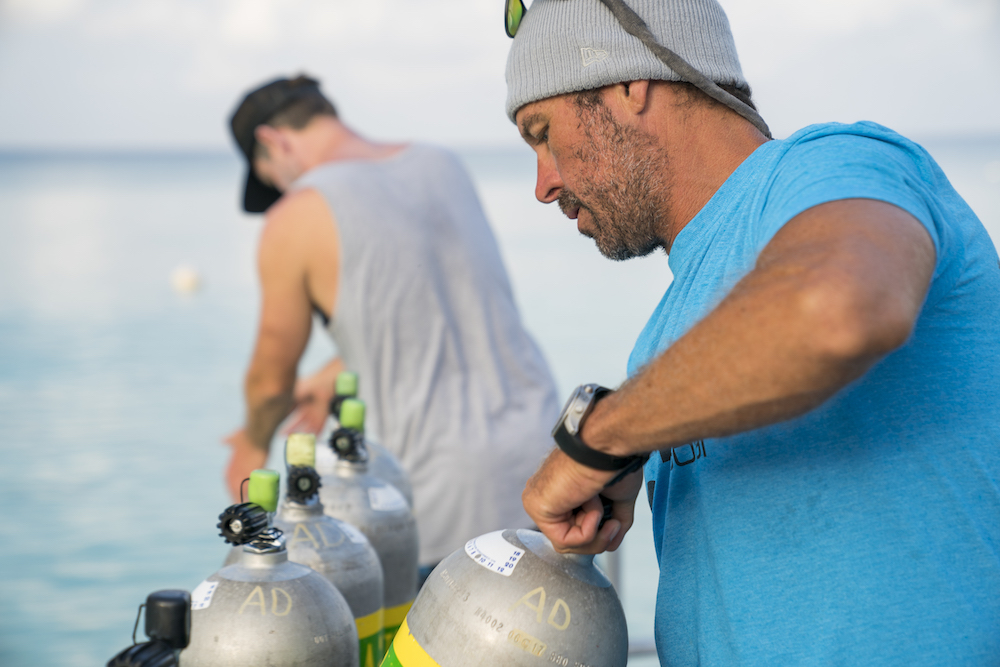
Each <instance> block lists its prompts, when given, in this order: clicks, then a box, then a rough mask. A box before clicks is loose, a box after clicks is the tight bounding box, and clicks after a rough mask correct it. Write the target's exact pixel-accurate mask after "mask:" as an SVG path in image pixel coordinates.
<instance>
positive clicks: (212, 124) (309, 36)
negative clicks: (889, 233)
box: [0, 0, 1000, 151]
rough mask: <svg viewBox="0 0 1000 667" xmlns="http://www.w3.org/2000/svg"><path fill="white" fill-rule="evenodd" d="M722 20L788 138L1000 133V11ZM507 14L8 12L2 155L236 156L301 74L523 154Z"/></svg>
mask: <svg viewBox="0 0 1000 667" xmlns="http://www.w3.org/2000/svg"><path fill="white" fill-rule="evenodd" d="M722 5H723V7H724V8H725V9H726V12H727V14H728V15H729V18H730V23H731V25H732V29H733V34H734V37H735V39H736V45H737V49H738V51H739V53H740V58H741V61H742V65H743V70H744V74H745V75H746V77H747V78H748V80H749V81H750V82H751V84H752V85H753V87H754V92H755V99H756V101H757V103H758V106H759V107H760V109H761V111H762V113H763V115H764V117H765V119H767V121H768V122H769V124H770V125H771V128H772V130H773V131H774V134H775V136H777V137H782V136H788V135H789V134H791V133H792V132H794V131H795V130H797V129H798V128H800V127H802V126H805V125H808V124H809V123H813V122H820V121H829V120H838V121H844V122H849V121H854V120H861V119H868V120H876V121H878V122H881V123H883V124H885V125H889V126H890V127H893V128H894V129H896V130H898V131H900V132H902V133H904V134H908V135H910V136H915V137H921V136H949V135H977V134H979V135H981V134H984V133H988V134H992V135H997V134H1000V112H998V111H997V110H998V109H1000V85H997V84H998V83H1000V0H722ZM529 6H530V3H529ZM529 11H530V9H529ZM502 12H503V2H502V0H434V2H422V1H420V0H354V1H350V2H349V1H347V0H0V150H21V149H47V150H64V149H71V150H73V149H98V150H109V149H110V150H132V149H136V150H144V149H153V150H179V151H186V150H212V151H214V150H229V149H230V147H231V144H230V139H229V136H228V134H227V130H226V119H227V117H228V115H229V113H230V112H231V110H232V107H233V105H234V104H235V102H236V101H237V100H238V98H239V97H241V94H242V93H243V92H244V91H245V90H246V89H247V88H249V87H251V86H253V85H255V84H258V83H260V82H263V81H266V80H269V79H271V78H274V77H275V76H277V75H288V74H294V73H298V72H307V73H309V74H312V75H314V76H317V77H318V78H320V80H321V81H322V82H323V88H324V90H325V91H326V92H327V94H328V95H329V96H330V97H331V98H332V99H333V100H334V101H335V102H336V104H337V106H338V108H339V110H340V112H341V115H342V117H343V118H344V120H345V121H347V122H348V123H349V124H350V125H352V126H354V127H355V128H356V129H358V130H359V131H361V132H362V133H363V134H365V135H367V136H369V137H372V138H375V139H385V140H405V139H415V140H422V141H435V142H440V143H444V144H447V145H450V146H453V147H458V148H462V147H478V146H482V147H491V146H502V145H514V144H516V143H517V142H518V141H519V139H518V136H517V132H516V130H515V128H514V126H513V125H512V124H510V122H509V121H508V120H507V118H506V116H505V115H504V112H503V102H504V96H505V92H506V90H505V83H504V66H505V62H506V56H507V50H508V49H509V45H510V41H509V39H508V38H507V37H506V35H505V34H504V32H503V29H502V25H501V20H502Z"/></svg>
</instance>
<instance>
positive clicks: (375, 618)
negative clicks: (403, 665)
mask: <svg viewBox="0 0 1000 667" xmlns="http://www.w3.org/2000/svg"><path fill="white" fill-rule="evenodd" d="M354 624H355V625H356V626H357V627H358V648H359V649H360V650H359V651H358V656H359V657H360V660H361V667H376V665H378V664H379V662H380V661H381V660H382V657H383V656H384V655H385V632H384V631H383V625H384V610H383V609H382V608H381V607H380V608H379V610H378V611H376V612H372V613H371V614H368V615H367V616H362V617H361V618H356V619H354Z"/></svg>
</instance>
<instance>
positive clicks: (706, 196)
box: [657, 105, 767, 252]
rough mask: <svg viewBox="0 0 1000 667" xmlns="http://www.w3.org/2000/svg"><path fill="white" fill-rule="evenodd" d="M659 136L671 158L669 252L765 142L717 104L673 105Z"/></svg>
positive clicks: (665, 227)
mask: <svg viewBox="0 0 1000 667" xmlns="http://www.w3.org/2000/svg"><path fill="white" fill-rule="evenodd" d="M659 125H660V127H659V128H658V132H657V135H658V136H660V137H661V145H662V146H664V147H665V148H666V155H667V158H668V160H669V164H668V168H667V173H668V180H667V183H666V184H665V186H664V187H665V188H667V190H668V193H667V194H668V195H669V197H668V198H667V199H668V201H669V202H670V207H669V210H668V211H667V216H666V218H665V219H664V221H663V222H664V224H663V230H662V233H663V236H662V238H663V239H664V240H665V242H666V250H667V252H669V251H670V248H671V246H673V243H674V239H676V238H677V235H678V234H680V232H681V230H682V229H684V227H685V226H687V224H688V223H689V222H691V220H692V219H693V218H694V217H695V216H696V215H697V214H698V212H699V211H701V209H702V208H704V206H705V204H707V203H708V201H709V200H710V199H711V198H712V197H713V196H714V195H715V193H716V192H717V191H718V190H719V188H720V187H722V184H723V183H725V182H726V179H728V178H729V177H730V176H731V175H732V173H733V172H734V171H736V169H737V168H738V167H739V166H740V165H741V164H743V161H744V160H746V159H747V158H748V157H749V156H750V154H751V153H753V152H754V151H755V150H757V148H758V147H759V146H760V145H761V144H763V143H765V142H766V141H767V140H766V139H765V138H764V137H763V135H761V134H760V133H759V132H758V131H757V130H756V129H755V128H754V127H753V126H752V125H751V124H750V123H749V122H747V121H746V120H744V119H743V118H741V117H739V116H737V115H736V114H735V113H734V112H731V111H728V110H723V109H720V108H719V107H717V106H714V105H713V106H708V105H698V106H697V107H696V108H694V109H691V108H687V109H683V108H678V107H677V106H674V107H673V108H672V109H671V110H670V111H669V112H668V113H667V114H664V115H663V116H662V121H661V122H660V123H659Z"/></svg>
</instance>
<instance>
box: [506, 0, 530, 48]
mask: <svg viewBox="0 0 1000 667" xmlns="http://www.w3.org/2000/svg"><path fill="white" fill-rule="evenodd" d="M526 11H528V10H527V8H526V7H525V6H524V0H505V2H504V7H503V18H504V23H503V29H504V30H505V31H507V36H508V37H510V38H511V39H513V38H514V35H516V34H517V29H518V28H520V27H521V19H523V18H524V12H526Z"/></svg>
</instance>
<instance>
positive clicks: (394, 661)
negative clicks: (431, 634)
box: [382, 620, 441, 667]
mask: <svg viewBox="0 0 1000 667" xmlns="http://www.w3.org/2000/svg"><path fill="white" fill-rule="evenodd" d="M382 667H441V665H439V664H437V663H436V662H434V658H432V657H430V656H429V655H427V651H425V650H424V647H423V646H421V645H420V644H418V643H417V640H416V638H415V637H414V636H413V635H411V634H410V628H409V627H407V625H406V620H404V621H403V624H402V625H401V626H399V632H397V633H396V640H395V641H393V642H392V646H390V647H389V652H388V653H386V654H385V660H384V661H383V662H382Z"/></svg>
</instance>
